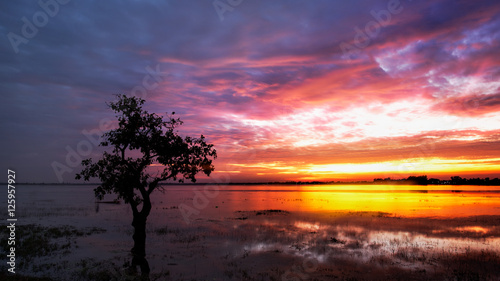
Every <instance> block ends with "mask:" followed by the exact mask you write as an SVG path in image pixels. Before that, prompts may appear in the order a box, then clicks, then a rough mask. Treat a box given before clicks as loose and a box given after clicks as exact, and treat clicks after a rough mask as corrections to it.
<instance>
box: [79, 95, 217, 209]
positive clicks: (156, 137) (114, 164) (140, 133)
mask: <svg viewBox="0 0 500 281" xmlns="http://www.w3.org/2000/svg"><path fill="white" fill-rule="evenodd" d="M118 98H119V99H118V101H117V102H111V103H109V104H108V106H109V107H110V108H111V109H112V110H113V111H114V112H115V113H117V115H116V116H117V118H118V128H116V129H114V130H111V131H109V132H107V133H105V134H104V135H103V138H104V140H103V141H102V143H101V146H104V147H108V146H111V147H113V150H112V152H104V154H103V157H102V159H100V160H98V161H97V162H93V161H92V159H86V160H83V161H82V165H83V166H84V169H83V170H82V171H81V172H80V173H79V174H77V175H76V178H77V179H81V178H83V179H84V180H86V181H88V180H90V178H95V177H96V178H99V179H100V180H101V184H100V185H99V186H98V187H97V188H96V189H95V190H94V191H95V196H96V197H97V198H100V199H102V198H103V196H104V195H105V194H111V193H114V194H117V195H118V198H121V199H123V200H124V201H125V202H126V203H130V204H131V205H132V209H135V208H134V207H136V206H137V205H139V204H140V203H142V202H143V201H144V200H148V201H149V195H150V194H151V193H152V192H153V191H154V190H155V189H157V187H158V183H159V182H161V181H166V180H173V181H179V182H183V181H184V180H191V181H192V182H195V181H196V179H195V175H196V174H197V173H198V172H203V173H205V174H206V175H210V173H211V172H212V171H213V170H214V166H213V164H212V159H215V158H216V157H217V153H216V151H215V149H214V148H213V145H212V144H207V143H206V141H205V137H204V136H203V135H201V137H200V138H192V137H184V138H183V137H181V136H179V135H178V132H177V130H176V128H177V127H178V126H180V125H182V123H183V122H182V121H181V120H180V119H179V118H174V117H173V116H174V114H175V112H172V114H171V115H169V116H168V118H167V120H163V118H162V117H161V116H159V115H157V114H155V113H149V112H148V111H146V110H144V109H143V108H142V106H143V104H144V102H145V101H144V100H143V99H140V98H137V97H127V96H125V95H121V96H118ZM151 165H155V167H158V166H161V167H162V168H161V169H160V171H159V172H158V171H157V172H156V173H155V174H151V171H150V170H151V169H150V167H151ZM134 211H137V210H134Z"/></svg>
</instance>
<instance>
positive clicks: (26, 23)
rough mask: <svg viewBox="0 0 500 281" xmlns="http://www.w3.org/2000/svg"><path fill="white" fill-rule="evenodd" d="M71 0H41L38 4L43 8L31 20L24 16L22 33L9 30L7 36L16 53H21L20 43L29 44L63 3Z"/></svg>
mask: <svg viewBox="0 0 500 281" xmlns="http://www.w3.org/2000/svg"><path fill="white" fill-rule="evenodd" d="M70 1H71V0H39V1H38V6H40V8H41V10H38V11H36V12H35V13H34V14H33V16H32V17H31V21H30V20H29V19H28V18H27V17H22V18H21V21H22V22H23V25H22V27H21V33H20V34H21V35H19V34H17V33H14V32H9V33H8V34H7V38H8V39H9V42H10V45H11V46H12V49H13V50H14V52H15V53H16V54H18V53H19V45H21V44H28V42H29V39H33V38H34V37H35V36H36V35H37V34H38V31H39V28H43V27H44V26H46V25H47V24H48V23H49V20H50V18H53V17H55V16H56V15H57V14H58V13H59V11H60V10H61V5H66V4H68V3H69V2H70Z"/></svg>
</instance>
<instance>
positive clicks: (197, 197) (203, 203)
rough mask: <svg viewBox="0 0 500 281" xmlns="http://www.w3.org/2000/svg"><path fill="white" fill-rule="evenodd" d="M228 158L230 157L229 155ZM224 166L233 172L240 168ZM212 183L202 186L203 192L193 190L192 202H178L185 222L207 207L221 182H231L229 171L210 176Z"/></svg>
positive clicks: (249, 158)
mask: <svg viewBox="0 0 500 281" xmlns="http://www.w3.org/2000/svg"><path fill="white" fill-rule="evenodd" d="M256 155H257V154H256V153H255V151H253V150H252V155H250V156H249V157H247V158H246V160H247V161H252V160H254V159H255V158H256ZM229 158H230V157H229ZM226 168H228V169H231V170H232V171H233V172H238V171H240V170H241V168H239V167H238V168H234V167H233V166H229V165H226ZM210 178H211V179H212V180H213V181H214V183H209V184H206V185H205V186H204V187H203V192H202V191H201V190H198V189H195V190H194V197H193V200H192V204H185V203H181V204H179V212H180V213H181V216H182V218H183V219H184V222H185V223H186V224H190V223H191V216H193V215H199V214H200V212H201V211H202V210H204V209H205V208H207V207H208V205H209V203H210V200H211V199H215V198H216V197H217V196H218V195H219V191H220V187H219V185H221V184H228V183H230V182H231V176H230V174H229V173H221V174H217V175H213V176H210Z"/></svg>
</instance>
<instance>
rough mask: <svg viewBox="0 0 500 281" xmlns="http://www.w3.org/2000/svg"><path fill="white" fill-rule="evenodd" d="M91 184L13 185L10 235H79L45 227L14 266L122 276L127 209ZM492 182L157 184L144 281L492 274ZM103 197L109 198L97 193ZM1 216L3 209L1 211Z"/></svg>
mask: <svg viewBox="0 0 500 281" xmlns="http://www.w3.org/2000/svg"><path fill="white" fill-rule="evenodd" d="M93 188H94V187H93V186H71V185H68V186H47V185H43V186H42V185H40V186H36V185H29V186H18V187H17V191H16V192H17V193H16V199H17V210H16V217H17V219H18V221H17V223H16V226H17V229H18V232H19V233H22V234H23V235H28V234H25V233H29V232H27V231H28V230H27V229H22V228H23V227H25V228H29V227H33V226H34V225H39V226H42V227H46V228H49V227H52V228H56V229H57V228H58V229H67V228H68V226H71V227H74V228H75V229H79V230H82V231H83V232H85V231H87V232H88V233H86V234H85V235H83V234H82V235H73V236H71V235H69V234H68V235H67V236H64V234H62V235H59V236H50V237H55V238H53V239H52V238H50V237H49V236H47V237H49V238H50V239H52V240H50V241H52V242H51V243H54V244H59V245H60V247H54V250H53V251H47V252H46V253H41V254H39V255H36V256H29V257H28V256H27V257H26V258H25V260H27V261H29V262H25V263H22V264H21V265H22V267H21V268H18V270H17V272H18V273H21V274H26V275H36V276H48V277H50V278H55V279H58V278H59V279H61V280H65V279H68V278H70V279H78V278H81V280H86V279H92V278H95V279H96V280H97V279H99V278H101V277H99V276H106V277H110V276H111V277H112V278H116V280H120V279H126V278H127V276H129V275H128V273H127V272H126V271H125V267H124V266H126V265H127V263H128V262H129V259H130V255H129V252H130V248H131V247H132V238H131V237H132V230H133V229H132V227H131V225H130V224H131V221H132V214H131V211H130V207H129V206H128V205H125V204H123V203H122V204H97V203H96V202H95V199H94V196H93V191H92V190H93ZM445 189H446V190H445ZM499 190H500V188H499V187H485V186H388V185H376V186H373V185H371V186H363V185H359V186H357V185H345V186H344V185H316V186H314V185H306V186H304V185H271V186H266V185H254V186H250V185H244V186H236V185H232V186H209V185H196V186H166V187H165V190H164V192H163V193H162V192H156V193H154V194H153V195H154V196H153V197H154V199H153V210H152V213H151V215H150V217H149V220H148V238H147V239H148V240H147V254H148V256H147V258H148V261H149V263H150V265H151V268H152V277H153V278H152V279H155V278H156V279H158V280H164V279H171V280H193V279H194V280H207V279H209V280H310V279H314V278H316V279H318V280H330V279H336V278H337V279H340V280H342V279H348V278H354V279H359V280H363V279H366V280H369V279H371V278H372V277H373V278H382V279H383V278H388V277H395V278H396V279H397V278H405V276H412V278H413V279H416V280H425V279H429V278H433V279H435V278H437V279H443V280H445V279H450V280H453V279H460V278H462V279H463V280H474V278H476V277H477V278H481V279H477V280H482V279H487V280H488V279H489V280H498V279H499V276H500V273H499V270H500V269H499V268H500V263H499V261H500V258H499V256H498V255H499V254H500V191H499ZM113 199H114V197H113V196H108V197H106V198H105V201H111V200H113ZM5 200H6V198H4V201H3V202H2V204H3V205H4V206H6V202H5ZM4 209H6V207H5V208H4ZM1 215H2V216H3V217H4V218H7V214H6V210H4V211H3V212H2V213H1ZM92 229H94V230H95V231H92ZM83 232H82V233H83ZM3 235H6V232H5V234H3ZM35 235H36V234H35ZM40 235H42V236H43V235H44V234H43V233H40ZM16 238H17V239H22V238H23V237H16ZM49 238H47V239H49ZM42 242H43V241H42ZM61 245H62V246H61ZM25 246H26V247H34V246H33V245H25ZM18 247H21V245H19V246H18ZM30 250H31V249H30ZM18 252H19V251H18ZM26 255H29V253H28V254H26ZM22 260H23V257H22V256H18V261H22ZM61 264H64V266H61ZM465 265H467V266H465ZM2 270H4V271H6V267H5V266H4V267H2ZM106 274H108V275H106ZM464 278H465V279H464ZM467 278H469V279H467ZM389 279H390V278H389Z"/></svg>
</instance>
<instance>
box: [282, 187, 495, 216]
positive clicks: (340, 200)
mask: <svg viewBox="0 0 500 281" xmlns="http://www.w3.org/2000/svg"><path fill="white" fill-rule="evenodd" d="M284 196H286V195H284ZM300 197H301V199H302V202H301V203H302V204H301V208H302V210H304V211H313V212H318V211H319V212H321V211H355V212H383V213H390V214H393V215H396V216H405V217H466V216H473V215H498V214H500V207H499V202H500V194H492V193H481V192H477V193H453V192H429V193H417V192H404V193H402V192H384V193H369V192H303V193H301V194H300Z"/></svg>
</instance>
